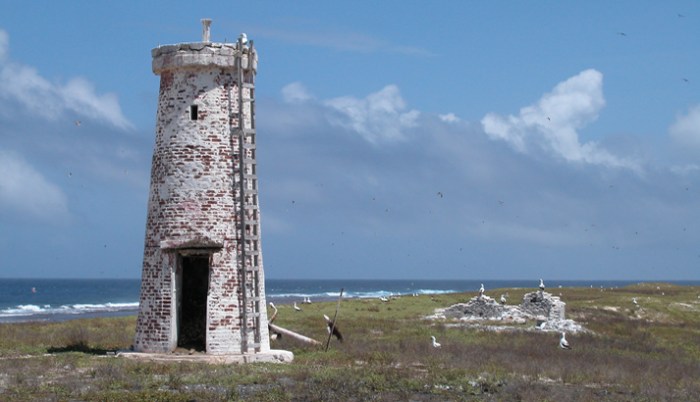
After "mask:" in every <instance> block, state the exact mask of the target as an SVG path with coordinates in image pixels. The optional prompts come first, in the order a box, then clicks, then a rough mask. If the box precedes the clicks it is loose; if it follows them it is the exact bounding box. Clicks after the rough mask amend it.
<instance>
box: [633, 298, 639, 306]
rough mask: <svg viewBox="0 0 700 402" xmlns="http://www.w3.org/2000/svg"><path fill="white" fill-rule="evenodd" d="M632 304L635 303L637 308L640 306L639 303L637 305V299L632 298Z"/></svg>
mask: <svg viewBox="0 0 700 402" xmlns="http://www.w3.org/2000/svg"><path fill="white" fill-rule="evenodd" d="M632 303H634V305H635V306H639V303H637V298H636V297H633V298H632Z"/></svg>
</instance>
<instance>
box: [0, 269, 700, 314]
mask: <svg viewBox="0 0 700 402" xmlns="http://www.w3.org/2000/svg"><path fill="white" fill-rule="evenodd" d="M481 282H482V281H474V280H351V279H335V280H306V279H304V280H302V279H268V280H266V282H265V293H266V296H267V300H268V301H273V302H275V303H278V304H284V303H292V302H294V301H302V300H303V299H304V298H305V297H309V298H311V300H315V301H321V300H335V299H337V298H338V296H339V294H340V291H341V289H342V290H343V297H344V298H372V297H382V296H391V295H411V294H440V293H457V292H476V291H477V290H478V289H479V286H480V284H481ZM639 282H640V281H549V282H546V284H547V286H548V287H557V286H560V285H561V286H563V287H589V286H593V287H596V288H597V287H601V286H602V287H606V288H612V287H619V286H626V285H630V284H635V283H639ZM140 283H141V281H140V279H0V322H19V321H59V320H66V319H72V318H86V317H104V316H116V315H133V314H136V313H137V310H138V301H139V292H140ZM483 283H484V286H485V287H486V289H487V291H488V289H495V288H513V287H518V288H530V287H531V288H533V289H534V288H536V287H537V285H538V284H539V280H528V281H524V280H492V281H483ZM671 283H675V284H679V285H700V281H671Z"/></svg>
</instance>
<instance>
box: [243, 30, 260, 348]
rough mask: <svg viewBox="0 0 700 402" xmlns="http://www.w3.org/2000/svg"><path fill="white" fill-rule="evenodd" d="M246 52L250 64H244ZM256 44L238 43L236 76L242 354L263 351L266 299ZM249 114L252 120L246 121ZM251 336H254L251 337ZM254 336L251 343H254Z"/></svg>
mask: <svg viewBox="0 0 700 402" xmlns="http://www.w3.org/2000/svg"><path fill="white" fill-rule="evenodd" d="M244 52H245V53H247V57H248V60H247V63H245V64H244V63H243V56H244ZM254 52H255V51H254V48H253V42H252V41H250V42H247V43H246V42H245V41H244V40H243V39H242V38H241V39H239V40H238V52H237V53H238V54H237V55H236V70H237V72H236V74H237V86H238V130H237V131H238V132H237V134H238V135H237V136H238V152H239V163H240V166H239V169H240V170H239V173H240V176H239V178H238V179H239V180H238V183H239V185H240V188H239V195H240V200H239V201H240V209H239V217H238V218H239V220H238V221H239V222H240V226H239V228H240V233H241V244H240V249H239V256H240V259H239V272H240V288H241V295H242V300H241V301H242V305H241V350H242V352H243V353H255V352H259V351H260V344H261V335H262V334H261V325H266V324H267V323H262V322H261V321H262V317H261V312H262V309H263V308H265V306H264V297H263V295H261V288H262V287H261V286H260V285H261V284H260V281H261V280H262V278H261V276H262V272H261V271H262V253H261V250H260V209H259V206H258V176H257V173H256V156H255V98H254V95H255V71H254V69H253V68H252V67H253V58H254ZM246 111H249V116H250V118H249V119H246ZM251 332H252V334H251ZM251 335H252V339H251Z"/></svg>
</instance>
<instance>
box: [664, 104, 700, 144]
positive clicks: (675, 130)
mask: <svg viewBox="0 0 700 402" xmlns="http://www.w3.org/2000/svg"><path fill="white" fill-rule="evenodd" d="M668 131H669V134H670V136H671V138H672V139H673V140H674V141H675V142H677V143H678V144H680V145H682V146H686V147H691V148H694V149H700V105H695V106H693V107H691V108H690V109H689V110H688V113H687V114H682V115H679V116H678V117H676V121H675V122H674V123H673V124H672V125H671V127H669V129H668Z"/></svg>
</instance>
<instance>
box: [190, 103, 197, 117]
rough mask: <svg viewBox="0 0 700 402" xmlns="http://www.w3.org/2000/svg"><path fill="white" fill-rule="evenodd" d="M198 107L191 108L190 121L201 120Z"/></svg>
mask: <svg viewBox="0 0 700 402" xmlns="http://www.w3.org/2000/svg"><path fill="white" fill-rule="evenodd" d="M198 109H199V108H198V107H197V105H192V106H190V120H199V116H198V114H197V112H198Z"/></svg>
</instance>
